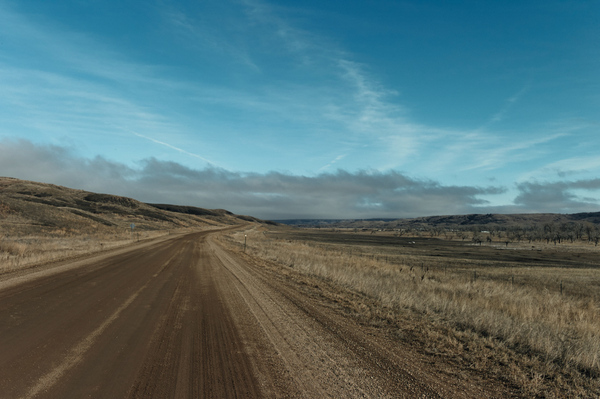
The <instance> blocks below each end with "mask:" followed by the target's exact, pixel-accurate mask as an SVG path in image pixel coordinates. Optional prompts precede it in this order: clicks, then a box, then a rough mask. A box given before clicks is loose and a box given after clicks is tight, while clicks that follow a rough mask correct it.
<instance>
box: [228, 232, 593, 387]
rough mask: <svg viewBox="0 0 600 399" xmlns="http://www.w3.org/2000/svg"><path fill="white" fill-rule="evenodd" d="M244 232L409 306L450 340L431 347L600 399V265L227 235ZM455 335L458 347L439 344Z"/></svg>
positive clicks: (395, 310)
mask: <svg viewBox="0 0 600 399" xmlns="http://www.w3.org/2000/svg"><path fill="white" fill-rule="evenodd" d="M244 235H247V237H244ZM245 239H247V242H248V245H247V248H246V252H247V254H248V255H251V256H255V257H259V258H261V259H266V260H269V261H272V262H276V263H278V264H280V265H283V266H285V267H289V268H293V269H294V270H296V271H298V272H300V273H302V274H305V275H310V276H314V277H317V278H320V279H324V280H326V281H329V282H332V283H334V284H336V285H339V286H341V287H344V288H346V289H348V290H350V291H352V292H357V293H360V294H362V295H366V296H368V297H369V298H372V299H373V300H374V301H375V302H376V303H377V306H378V307H379V308H380V309H379V310H377V311H375V313H376V314H378V315H379V316H378V317H381V315H383V317H385V318H387V319H390V320H393V321H394V322H396V323H401V320H400V319H401V318H402V317H404V316H402V315H403V314H405V313H406V312H407V311H408V312H410V313H411V314H413V315H418V316H419V317H420V318H421V319H422V320H426V321H427V322H428V323H431V324H432V325H434V326H437V328H438V329H437V331H442V330H443V331H445V332H446V333H445V334H447V335H448V337H450V338H448V337H447V338H446V339H441V338H440V337H438V338H436V340H437V341H438V342H439V346H440V348H433V349H432V350H433V351H434V352H435V351H439V350H446V351H447V352H448V351H454V353H455V354H456V355H458V356H461V357H463V358H466V359H467V360H468V359H470V360H468V361H469V362H471V367H474V368H481V371H483V372H490V371H492V372H493V373H496V374H502V373H506V374H507V375H502V378H504V379H508V380H509V383H510V384H513V385H517V386H519V387H520V389H521V390H522V392H523V393H524V396H529V397H598V396H600V383H599V377H600V308H599V303H600V301H599V297H598V286H600V270H598V269H595V268H580V269H565V268H561V267H536V268H532V267H530V265H527V264H519V263H517V262H513V263H511V264H510V265H507V264H506V262H495V261H494V260H489V261H481V262H473V261H468V260H461V259H457V258H452V259H449V258H441V259H435V258H432V257H431V256H426V255H423V256H418V255H403V254H402V253H398V252H397V251H396V252H394V251H393V250H390V249H389V248H388V249H386V251H387V253H386V254H385V256H382V251H383V250H382V248H377V247H368V246H361V247H359V248H357V247H356V246H345V245H341V244H328V243H315V242H299V241H294V240H289V239H273V238H271V237H270V236H269V235H266V234H264V233H262V232H260V231H258V230H253V231H248V232H238V233H235V234H233V235H232V236H230V240H231V242H232V243H238V245H240V244H239V243H244V241H245ZM426 334H432V333H431V332H428V333H426ZM475 341H477V342H479V344H476V343H475ZM449 342H453V344H452V345H454V348H453V349H452V350H450V349H448V347H447V348H446V349H443V348H441V347H442V346H448V345H449ZM452 345H450V346H452ZM457 347H460V349H461V350H460V351H456V349H457ZM469 348H470V349H469ZM477 348H479V349H477ZM484 348H487V349H488V350H484ZM479 350H480V353H468V352H473V351H475V352H477V351H479ZM484 352H485V355H484V354H483V353H484ZM486 358H487V360H486ZM463 360H464V359H463ZM492 363H493V364H492ZM493 370H495V371H493Z"/></svg>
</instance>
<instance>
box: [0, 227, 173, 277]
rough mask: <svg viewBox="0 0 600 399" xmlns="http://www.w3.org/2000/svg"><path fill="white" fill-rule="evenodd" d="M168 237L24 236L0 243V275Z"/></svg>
mask: <svg viewBox="0 0 600 399" xmlns="http://www.w3.org/2000/svg"><path fill="white" fill-rule="evenodd" d="M165 234H169V232H168V231H145V232H140V233H135V234H132V233H131V232H123V231H121V232H115V233H113V234H97V235H88V234H66V233H65V232H64V231H62V230H61V231H55V232H53V234H49V235H41V236H40V235H28V236H23V237H16V238H6V237H5V238H2V239H0V273H5V272H9V271H13V270H17V269H22V268H27V267H31V266H35V265H38V264H43V263H47V262H52V261H57V260H62V259H68V258H72V257H76V256H81V255H87V254H92V253H95V252H100V251H103V250H107V249H111V248H116V247H120V246H124V245H128V244H131V243H133V242H135V241H138V240H144V239H149V238H154V237H159V236H161V235H165Z"/></svg>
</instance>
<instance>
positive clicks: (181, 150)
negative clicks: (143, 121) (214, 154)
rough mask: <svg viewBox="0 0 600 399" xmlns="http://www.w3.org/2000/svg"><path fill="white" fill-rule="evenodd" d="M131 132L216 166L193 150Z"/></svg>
mask: <svg viewBox="0 0 600 399" xmlns="http://www.w3.org/2000/svg"><path fill="white" fill-rule="evenodd" d="M131 134H133V135H134V136H137V137H140V138H143V139H145V140H148V141H151V142H153V143H156V144H160V145H162V146H165V147H167V148H170V149H172V150H175V151H178V152H180V153H182V154H185V155H189V156H190V157H194V158H197V159H200V160H202V161H204V162H206V163H208V164H210V165H212V166H218V165H216V164H215V163H214V162H212V161H211V160H209V159H207V158H204V157H203V156H200V155H198V154H194V153H193V152H189V151H186V150H184V149H181V148H179V147H176V146H174V145H171V144H169V143H165V142H164V141H160V140H156V139H153V138H151V137H148V136H144V135H143V134H140V133H136V132H131Z"/></svg>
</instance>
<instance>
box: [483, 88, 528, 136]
mask: <svg viewBox="0 0 600 399" xmlns="http://www.w3.org/2000/svg"><path fill="white" fill-rule="evenodd" d="M530 88H531V86H530V85H526V86H525V87H523V88H522V89H521V90H519V91H518V92H517V93H515V94H514V95H513V96H512V97H510V98H508V99H507V100H506V102H505V104H504V106H503V107H502V109H500V111H498V112H497V113H496V114H494V116H492V118H491V119H490V120H489V121H488V122H487V123H486V124H485V125H484V126H482V127H481V129H486V128H489V127H490V126H491V125H493V124H495V123H498V122H501V121H502V120H503V119H504V118H505V117H506V114H507V113H508V112H509V111H510V110H511V109H512V108H513V107H514V106H515V104H516V103H517V102H518V101H519V100H520V99H521V97H523V96H524V95H525V94H526V93H527V92H528V91H529V90H530Z"/></svg>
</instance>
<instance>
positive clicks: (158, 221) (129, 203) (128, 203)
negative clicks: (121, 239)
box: [0, 177, 262, 237]
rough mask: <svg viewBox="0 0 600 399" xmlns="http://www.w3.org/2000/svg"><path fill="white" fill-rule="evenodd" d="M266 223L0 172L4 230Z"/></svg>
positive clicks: (31, 231) (76, 231) (64, 231)
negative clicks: (6, 174) (24, 178)
mask: <svg viewBox="0 0 600 399" xmlns="http://www.w3.org/2000/svg"><path fill="white" fill-rule="evenodd" d="M247 222H262V221H260V220H258V219H255V218H252V217H249V216H239V215H234V214H233V213H231V212H228V211H226V210H222V209H214V210H213V209H202V208H196V207H190V206H176V205H163V204H146V203H143V202H140V201H136V200H134V199H131V198H126V197H120V196H116V195H109V194H98V193H92V192H88V191H83V190H74V189H71V188H67V187H62V186H57V185H53V184H45V183H38V182H33V181H26V180H19V179H14V178H9V177H0V235H2V236H4V237H9V236H13V237H14V236H21V235H30V234H36V235H41V234H52V233H60V235H72V234H94V233H110V232H115V231H124V230H128V229H131V225H132V224H133V225H134V228H135V230H136V231H148V230H165V229H167V230H168V229H179V228H186V227H190V228H194V227H206V226H218V225H236V224H241V223H247Z"/></svg>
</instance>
